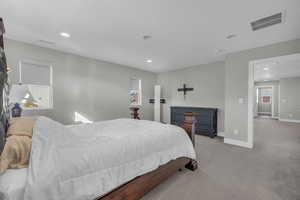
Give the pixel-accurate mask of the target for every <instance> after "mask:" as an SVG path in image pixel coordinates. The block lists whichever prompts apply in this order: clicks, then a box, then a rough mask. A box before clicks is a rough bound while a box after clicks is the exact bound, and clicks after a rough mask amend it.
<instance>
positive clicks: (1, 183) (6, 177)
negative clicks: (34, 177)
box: [0, 168, 27, 200]
mask: <svg viewBox="0 0 300 200" xmlns="http://www.w3.org/2000/svg"><path fill="white" fill-rule="evenodd" d="M26 178H27V168H26V169H10V170H7V171H6V172H5V173H4V174H0V199H1V200H21V199H23V195H24V190H25V184H26Z"/></svg>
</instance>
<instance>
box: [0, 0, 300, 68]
mask: <svg viewBox="0 0 300 200" xmlns="http://www.w3.org/2000/svg"><path fill="white" fill-rule="evenodd" d="M280 11H285V12H286V17H285V20H286V21H285V23H284V24H280V25H275V26H273V27H270V28H267V29H263V30H259V31H256V32H253V31H252V30H251V28H250V25H249V23H250V22H251V21H254V20H256V19H259V18H261V17H266V16H269V15H272V14H275V13H276V12H280ZM0 16H1V17H3V19H4V21H5V26H6V30H7V34H6V37H8V38H11V39H15V40H19V41H24V42H28V43H32V44H36V45H39V46H44V47H49V48H53V49H58V50H61V51H65V52H71V53H75V54H79V55H83V56H87V57H91V58H96V59H101V60H105V61H110V62H114V63H119V64H123V65H128V66H132V67H136V68H140V69H144V70H148V71H153V72H162V71H168V70H174V69H179V68H183V67H187V66H192V65H198V64H204V63H210V62H214V61H218V60H223V59H224V58H225V54H227V53H229V52H235V51H239V50H244V49H249V48H254V47H259V46H264V45H268V44H272V43H276V42H280V41H286V40H291V39H296V38H300V23H299V19H300V1H299V0H276V1H274V0H247V1H245V0H243V1H241V0H226V1H220V0H48V1H46V0H44V1H43V0H26V1H20V0H1V1H0ZM60 32H67V33H70V34H71V37H70V38H62V37H61V36H60V35H59V33H60ZM230 34H236V35H237V37H235V38H232V39H230V40H228V39H226V36H228V35H230ZM143 35H151V36H152V38H151V39H149V40H146V41H144V40H143V39H142V37H143ZM40 40H46V41H50V42H54V43H55V44H45V43H42V42H40ZM147 59H151V60H153V62H152V63H146V62H145V61H146V60H147Z"/></svg>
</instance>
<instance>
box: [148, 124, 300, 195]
mask: <svg viewBox="0 0 300 200" xmlns="http://www.w3.org/2000/svg"><path fill="white" fill-rule="evenodd" d="M254 130H255V132H254V137H255V143H254V145H255V147H254V149H252V150H250V149H245V148H240V147H235V146H231V145H227V144H224V143H222V141H221V139H210V138H208V137H202V136H197V137H196V151H197V156H198V161H199V169H198V170H197V171H195V172H191V171H189V170H183V171H182V172H178V173H177V174H176V175H174V176H173V177H171V178H170V179H168V180H167V181H166V182H164V183H162V184H161V185H160V186H158V187H157V188H155V189H154V190H153V191H151V192H150V193H149V194H147V195H146V196H145V197H144V198H143V200H300V124H294V123H287V122H279V121H276V120H270V119H256V120H255V128H254Z"/></svg>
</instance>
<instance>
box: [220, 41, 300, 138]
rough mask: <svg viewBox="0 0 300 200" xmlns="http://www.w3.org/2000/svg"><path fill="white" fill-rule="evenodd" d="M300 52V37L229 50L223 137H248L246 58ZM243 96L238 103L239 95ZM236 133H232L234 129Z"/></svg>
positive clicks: (226, 67)
mask: <svg viewBox="0 0 300 200" xmlns="http://www.w3.org/2000/svg"><path fill="white" fill-rule="evenodd" d="M295 53H300V39H297V40H292V41H287V42H282V43H277V44H273V45H269V46H265V47H260V48H255V49H251V50H246V51H241V52H238V53H231V54H229V55H227V57H226V61H225V74H226V77H225V111H226V112H225V137H226V138H229V139H235V140H240V141H244V142H247V141H248V137H247V136H248V120H247V119H248V103H247V100H248V75H249V73H248V71H249V61H252V60H257V59H263V58H270V57H276V56H283V55H289V54H295ZM239 98H244V100H245V101H244V103H243V104H239V102H238V99H239ZM235 129H236V130H238V134H234V130H235Z"/></svg>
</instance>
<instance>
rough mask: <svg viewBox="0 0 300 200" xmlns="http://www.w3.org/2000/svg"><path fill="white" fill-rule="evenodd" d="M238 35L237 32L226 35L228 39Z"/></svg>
mask: <svg viewBox="0 0 300 200" xmlns="http://www.w3.org/2000/svg"><path fill="white" fill-rule="evenodd" d="M236 36H237V35H235V34H230V35H227V36H226V39H228V40H230V39H232V38H235V37H236Z"/></svg>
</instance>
